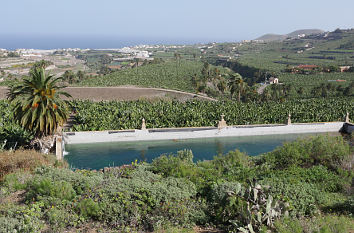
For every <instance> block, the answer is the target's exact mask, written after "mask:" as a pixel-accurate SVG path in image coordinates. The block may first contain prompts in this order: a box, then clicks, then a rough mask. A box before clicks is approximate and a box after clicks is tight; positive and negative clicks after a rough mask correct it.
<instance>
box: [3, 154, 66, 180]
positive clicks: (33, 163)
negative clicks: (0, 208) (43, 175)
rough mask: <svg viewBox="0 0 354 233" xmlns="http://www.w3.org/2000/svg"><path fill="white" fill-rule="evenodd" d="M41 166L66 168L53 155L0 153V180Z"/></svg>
mask: <svg viewBox="0 0 354 233" xmlns="http://www.w3.org/2000/svg"><path fill="white" fill-rule="evenodd" d="M41 165H54V166H57V167H67V164H66V163H65V162H58V161H57V160H56V159H55V156H54V155H44V154H40V153H38V152H36V151H34V150H17V151H4V152H0V180H1V179H2V178H3V177H4V176H5V175H6V174H9V173H13V172H16V171H33V170H34V169H35V168H36V167H38V166H41Z"/></svg>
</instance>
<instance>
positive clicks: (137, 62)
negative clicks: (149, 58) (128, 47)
mask: <svg viewBox="0 0 354 233" xmlns="http://www.w3.org/2000/svg"><path fill="white" fill-rule="evenodd" d="M139 61H140V59H139V58H134V62H135V68H136V76H138V68H139Z"/></svg>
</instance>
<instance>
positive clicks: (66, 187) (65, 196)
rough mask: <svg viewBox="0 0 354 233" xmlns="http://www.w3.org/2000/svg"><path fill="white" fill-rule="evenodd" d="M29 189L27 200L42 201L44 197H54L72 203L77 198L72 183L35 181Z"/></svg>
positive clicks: (45, 179) (43, 179)
mask: <svg viewBox="0 0 354 233" xmlns="http://www.w3.org/2000/svg"><path fill="white" fill-rule="evenodd" d="M27 189H28V192H27V200H33V199H36V200H41V198H42V197H53V198H58V199H60V200H68V201H70V200H72V199H73V198H74V197H75V196H76V192H75V190H74V189H73V187H72V185H71V184H70V183H68V182H66V181H52V180H50V179H48V178H42V179H35V180H33V181H32V182H31V183H30V184H29V186H28V188H27Z"/></svg>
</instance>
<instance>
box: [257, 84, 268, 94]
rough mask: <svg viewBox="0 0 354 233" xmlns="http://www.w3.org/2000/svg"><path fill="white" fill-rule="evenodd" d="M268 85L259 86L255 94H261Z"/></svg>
mask: <svg viewBox="0 0 354 233" xmlns="http://www.w3.org/2000/svg"><path fill="white" fill-rule="evenodd" d="M268 85H269V84H263V85H262V86H260V87H259V88H258V89H257V92H258V94H260V95H261V94H263V92H264V89H265V88H266V87H267V86H268Z"/></svg>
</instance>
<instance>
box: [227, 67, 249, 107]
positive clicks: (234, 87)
mask: <svg viewBox="0 0 354 233" xmlns="http://www.w3.org/2000/svg"><path fill="white" fill-rule="evenodd" d="M246 87H247V83H245V82H244V81H243V79H242V76H241V75H240V74H238V73H236V74H233V75H232V77H231V79H230V81H229V88H230V92H231V97H232V96H233V95H234V93H235V92H236V91H238V101H239V102H240V101H241V93H242V92H243V91H244V89H245V88H246Z"/></svg>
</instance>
